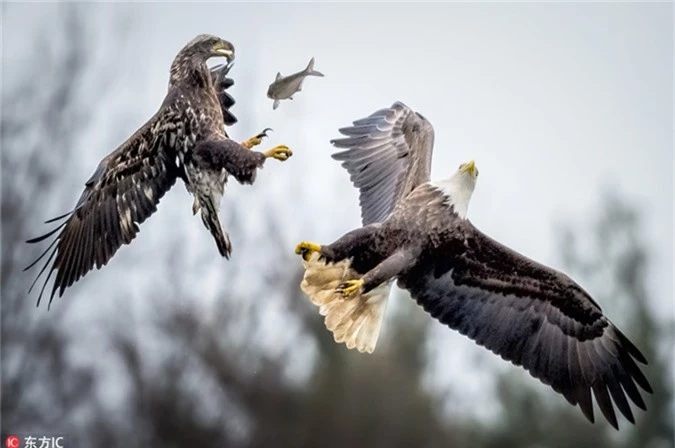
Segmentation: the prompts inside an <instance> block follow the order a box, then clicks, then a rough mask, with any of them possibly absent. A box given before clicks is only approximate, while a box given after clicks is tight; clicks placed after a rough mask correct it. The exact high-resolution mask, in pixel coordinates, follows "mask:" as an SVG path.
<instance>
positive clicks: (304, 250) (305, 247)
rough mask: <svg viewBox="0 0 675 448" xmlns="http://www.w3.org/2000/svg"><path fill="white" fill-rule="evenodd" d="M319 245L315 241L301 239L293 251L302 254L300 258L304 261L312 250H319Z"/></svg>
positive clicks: (308, 257)
mask: <svg viewBox="0 0 675 448" xmlns="http://www.w3.org/2000/svg"><path fill="white" fill-rule="evenodd" d="M320 251H321V246H319V245H318V244H316V243H310V242H309V241H303V242H301V243H299V244H298V245H297V246H295V253H296V254H298V255H302V258H303V259H305V261H307V260H309V259H310V257H311V256H312V254H313V253H314V252H320Z"/></svg>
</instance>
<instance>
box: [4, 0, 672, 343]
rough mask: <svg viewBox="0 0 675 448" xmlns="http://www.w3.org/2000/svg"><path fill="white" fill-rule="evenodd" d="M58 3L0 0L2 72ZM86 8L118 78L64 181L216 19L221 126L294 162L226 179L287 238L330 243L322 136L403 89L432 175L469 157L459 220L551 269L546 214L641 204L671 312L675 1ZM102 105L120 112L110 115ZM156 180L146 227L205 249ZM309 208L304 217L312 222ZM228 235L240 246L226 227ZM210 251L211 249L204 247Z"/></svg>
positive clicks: (183, 208)
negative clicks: (428, 138) (232, 57)
mask: <svg viewBox="0 0 675 448" xmlns="http://www.w3.org/2000/svg"><path fill="white" fill-rule="evenodd" d="M54 9H55V7H54V6H45V5H39V4H30V5H19V4H13V5H10V6H9V7H7V8H6V10H5V13H6V16H5V20H4V23H3V28H4V31H3V49H4V54H3V74H4V76H5V82H6V83H8V82H11V81H12V79H13V78H15V77H18V76H25V67H23V66H21V65H19V64H18V63H17V62H18V61H21V60H25V56H26V53H25V52H26V50H28V51H34V50H35V49H34V48H27V47H26V44H25V41H24V39H22V36H23V35H25V34H26V33H36V32H40V33H43V34H45V35H46V36H48V35H49V32H50V30H51V28H50V25H49V18H50V15H52V14H54ZM91 10H92V21H95V23H96V24H97V25H96V27H97V30H98V36H97V39H96V42H97V45H100V47H101V48H100V54H99V57H101V58H112V59H114V62H115V68H114V74H113V75H114V78H115V89H116V90H115V94H114V95H113V96H112V97H109V98H108V100H107V101H110V104H109V105H108V106H107V107H109V110H110V113H111V114H110V116H107V117H105V120H99V122H98V124H97V125H96V126H97V127H95V129H94V130H93V131H92V135H105V136H106V137H105V138H100V139H98V140H97V141H105V142H111V146H98V145H96V144H94V145H91V144H90V145H88V147H87V150H86V151H87V156H86V157H87V158H88V159H86V163H83V166H82V172H79V173H69V175H72V177H73V178H74V179H76V180H77V179H79V180H81V181H82V182H83V181H84V180H86V179H87V178H88V177H89V175H91V173H92V172H93V170H94V168H95V166H96V164H97V162H98V160H100V158H102V157H103V156H104V155H105V154H107V153H108V152H110V151H111V150H112V149H114V146H115V144H117V143H120V142H121V141H123V140H124V139H125V138H126V137H127V136H128V135H130V134H131V133H132V132H133V131H134V130H135V129H136V128H137V127H138V126H140V125H141V124H142V123H143V122H144V121H145V120H146V119H147V118H149V117H150V116H151V114H152V113H154V111H155V110H156V109H157V107H158V106H159V104H160V103H161V101H162V99H163V97H164V94H165V92H166V83H167V80H168V68H169V66H170V64H171V61H172V59H173V57H174V55H175V54H176V52H177V51H178V50H179V49H180V48H181V47H182V46H183V45H184V44H185V43H186V42H187V41H189V40H190V39H191V38H193V37H194V36H195V35H197V34H200V33H211V34H216V35H219V36H221V37H223V38H225V39H227V40H229V41H231V42H233V43H234V45H235V47H236V65H235V67H234V69H233V70H232V72H231V75H232V76H233V77H234V78H235V80H236V84H235V86H234V88H233V95H234V96H235V98H236V100H237V105H236V106H235V109H234V111H235V114H236V115H237V116H238V117H239V118H240V123H239V124H237V125H236V126H235V127H234V128H233V130H232V132H231V134H232V135H233V136H234V137H235V138H238V139H244V138H247V137H249V136H251V135H253V134H254V133H256V132H258V131H259V130H261V129H262V128H264V127H272V128H274V131H275V132H274V133H273V134H272V138H271V139H270V140H269V141H268V142H267V144H269V145H272V144H279V143H286V144H288V145H289V146H291V147H292V148H293V150H294V152H295V155H294V157H293V158H292V159H291V160H290V161H289V162H287V163H288V164H293V166H292V167H290V168H289V167H287V166H281V165H275V166H274V167H272V166H271V165H272V163H270V164H269V165H268V166H267V167H266V169H265V171H264V172H263V173H261V176H260V177H259V180H258V184H256V188H253V189H251V188H247V189H245V188H243V187H242V188H235V187H233V190H232V191H234V192H236V193H234V194H237V195H239V194H241V195H242V196H243V197H247V195H249V197H252V195H259V194H273V195H274V196H275V197H276V198H278V200H279V201H281V203H282V204H283V208H282V209H281V210H284V211H285V212H286V213H287V216H288V225H287V227H286V232H287V233H286V234H285V235H283V236H280V237H281V238H283V240H284V244H286V245H288V246H289V250H292V247H293V245H294V244H295V242H297V241H300V240H303V239H309V240H316V241H318V242H329V241H330V240H332V239H334V238H337V237H338V236H340V235H341V234H342V233H344V232H345V231H347V230H350V229H352V228H354V227H356V226H358V225H359V210H358V202H357V192H356V191H355V190H354V189H353V188H352V187H351V185H350V183H349V181H348V176H347V174H346V173H345V172H344V171H343V170H342V168H341V167H340V166H339V164H338V163H336V162H335V161H333V160H332V159H331V158H330V157H329V154H330V153H331V152H333V148H332V147H331V146H330V144H329V143H328V141H329V140H330V139H331V138H334V137H337V136H338V133H337V129H338V128H339V127H342V126H345V125H348V124H350V123H351V121H352V120H355V119H358V118H361V117H363V116H366V115H369V114H370V113H372V112H373V111H375V110H377V109H379V108H382V107H387V106H389V105H391V104H392V103H393V102H394V101H397V100H399V101H402V102H404V103H405V104H407V105H408V106H410V107H412V108H414V109H416V110H418V111H420V112H421V113H422V114H424V116H425V117H426V118H427V119H429V120H430V121H431V123H432V124H433V125H434V128H435V131H436V144H435V150H434V158H433V169H432V177H434V178H443V177H447V176H449V175H451V174H452V173H453V172H454V171H455V170H456V169H457V166H458V165H459V164H460V163H462V162H465V161H468V160H471V159H474V160H475V161H476V163H477V166H478V167H479V169H480V177H479V180H478V185H477V188H476V191H475V193H474V196H473V199H472V203H471V205H470V207H469V218H470V219H471V220H472V222H473V223H474V224H475V225H476V226H478V227H479V228H480V229H482V230H483V231H485V232H486V233H487V234H489V235H491V236H492V237H494V238H496V239H497V240H499V241H500V242H502V243H504V244H506V245H508V246H510V247H512V248H514V249H516V250H518V251H520V252H522V253H524V254H526V255H528V256H530V257H531V258H534V259H536V260H538V261H541V262H544V263H546V264H549V265H552V266H554V267H557V268H561V267H562V266H561V259H560V257H559V255H558V254H556V253H555V251H554V245H555V238H554V230H555V228H554V225H555V224H556V223H557V222H569V221H571V222H573V223H577V224H581V223H583V222H584V221H585V219H586V217H592V216H594V213H595V211H596V209H595V207H597V206H598V204H599V203H600V202H599V201H600V199H601V194H602V192H603V191H605V190H616V191H617V192H618V194H619V195H620V197H622V198H626V199H627V200H628V201H630V202H631V203H633V204H638V205H639V211H640V212H641V214H642V218H643V229H644V234H645V237H646V239H647V241H648V242H649V244H650V250H651V251H652V253H653V258H652V260H653V269H652V270H651V271H650V273H651V274H650V275H651V277H650V279H649V280H650V293H651V295H652V296H653V297H654V298H655V301H656V303H657V306H658V307H659V308H660V309H661V310H665V311H668V312H670V311H671V310H672V300H673V234H672V232H673V11H672V5H671V4H667V3H662V4H647V5H644V4H642V5H638V4H628V3H622V4H608V3H592V4H586V5H581V4H576V3H575V4H562V3H557V4H518V5H506V4H500V5H496V4H474V5H468V4H424V5H419V4H415V5H412V4H356V3H349V4H319V3H311V4H309V3H294V4H268V3H254V4H244V3H236V4H225V3H217V4H216V3H212V4H182V3H178V4H169V3H148V4H124V5H111V4H98V5H93V6H91ZM45 20H47V21H45ZM124 20H128V21H129V23H128V26H127V27H125V28H123V29H124V30H126V31H125V33H126V34H125V35H124V36H121V35H119V34H118V33H119V27H118V24H119V22H120V21H124ZM312 56H314V57H315V58H316V65H315V68H316V69H317V70H320V71H321V72H323V73H324V74H325V75H326V76H325V78H311V79H308V80H307V81H306V82H305V84H304V87H303V91H302V92H300V93H299V94H297V95H296V96H295V99H294V100H293V101H285V102H282V104H281V105H280V107H279V108H278V109H277V110H276V111H273V110H272V101H271V100H269V99H267V98H266V96H265V93H266V91H267V86H268V85H269V83H270V82H272V81H273V80H274V76H275V74H276V73H277V71H281V73H282V74H289V73H292V72H295V71H298V70H301V69H303V68H304V67H305V66H306V64H307V62H308V61H309V59H310V58H311V57H312ZM35 58H39V53H37V54H36V55H35ZM252 117H254V118H252ZM111 121H113V122H115V123H121V124H120V126H116V127H115V128H114V130H111V129H110V127H109V126H107V124H108V123H110V122H111ZM288 173H293V176H295V179H297V180H298V181H299V182H301V183H300V184H298V185H297V186H296V187H297V188H298V189H300V190H301V191H302V192H303V196H302V201H304V202H300V201H298V200H296V199H294V197H293V195H292V194H288V193H289V192H288V191H287V190H285V187H284V186H285V185H287V181H286V180H285V179H283V177H284V176H287V175H288ZM78 182H79V181H78ZM78 182H76V183H74V184H73V201H74V200H75V199H76V197H77V196H78V195H79V193H78V192H77V190H78V189H79V188H80V185H81V183H80V184H78ZM169 196H171V195H169ZM169 196H168V197H167V199H166V201H165V202H166V204H163V205H162V207H161V209H162V213H159V214H158V216H157V217H156V218H154V219H153V220H151V222H149V223H148V224H146V225H144V230H145V228H146V226H153V227H154V228H155V229H160V228H162V227H164V226H171V225H186V228H188V227H189V228H192V229H194V231H195V235H196V236H194V238H195V240H194V241H195V242H196V243H198V245H204V246H207V247H208V249H209V250H211V249H212V248H211V247H210V246H211V245H212V241H211V240H210V236H209V235H208V234H207V233H206V232H203V230H204V229H203V228H201V226H200V225H199V224H196V223H197V221H196V220H193V219H190V218H191V216H190V213H188V210H189V207H190V206H191V200H189V199H187V198H186V195H185V194H180V195H175V196H173V197H169ZM226 201H227V199H226ZM68 206H70V204H57V205H55V210H54V211H55V212H60V211H62V210H61V209H62V208H64V207H68ZM224 208H225V205H224ZM165 209H171V210H173V211H172V212H168V213H167V212H165V211H164V210H165ZM341 209H344V212H343V211H342V210H341ZM336 210H339V212H337V211H336ZM331 213H333V215H332V216H331V215H330V214H331ZM162 216H165V218H163V217H162ZM296 217H301V218H302V219H296ZM43 218H46V216H39V217H36V220H37V222H39V221H40V220H41V219H43ZM171 219H173V220H174V221H172V222H170V221H167V220H171ZM307 220H312V221H314V222H315V225H314V226H313V227H311V228H309V229H308V227H307V226H306V225H305V223H306V221H307ZM176 221H178V223H176ZM144 233H147V232H145V231H144V232H142V233H141V237H140V238H139V246H141V248H139V249H138V250H139V251H142V250H143V249H142V245H143V244H150V243H142V242H141V241H140V240H143V236H146V241H151V239H152V240H153V241H156V240H155V238H156V237H149V236H147V235H144ZM156 233H159V231H158V232H156ZM157 238H161V236H160V237H157ZM233 241H235V246H236V236H233ZM135 244H136V243H135ZM131 250H133V249H131ZM127 251H129V249H127ZM211 255H212V256H213V257H214V260H215V257H216V256H217V254H216V252H215V251H213V250H212V251H211ZM234 261H236V259H235V260H233V262H234ZM98 278H99V279H100V278H102V273H101V274H98ZM590 292H591V293H596V294H599V293H600V291H594V290H592V289H591V291H590ZM614 320H615V321H620V320H621V319H620V318H615V319H614ZM467 346H468V344H467Z"/></svg>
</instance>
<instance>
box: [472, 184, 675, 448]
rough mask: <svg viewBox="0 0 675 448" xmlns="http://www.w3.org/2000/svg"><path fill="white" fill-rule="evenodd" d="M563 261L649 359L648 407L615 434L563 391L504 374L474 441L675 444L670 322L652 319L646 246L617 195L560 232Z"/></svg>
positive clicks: (633, 446) (630, 447)
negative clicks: (486, 423) (494, 417)
mask: <svg viewBox="0 0 675 448" xmlns="http://www.w3.org/2000/svg"><path fill="white" fill-rule="evenodd" d="M559 248H560V250H561V252H562V255H563V264H564V265H565V266H566V267H567V269H566V270H567V271H568V272H569V274H571V275H572V277H574V278H577V279H578V280H580V282H581V283H582V284H587V285H597V286H596V287H595V288H593V290H594V291H601V293H599V294H598V296H597V300H598V302H599V303H601V304H602V305H603V311H604V312H605V313H606V314H607V315H608V316H610V318H612V320H613V321H614V322H615V323H617V325H618V326H619V327H620V328H622V329H624V332H625V333H626V334H627V335H629V337H630V338H631V340H633V342H635V344H636V345H637V346H638V347H639V348H640V350H641V351H642V353H643V354H644V355H645V357H646V358H647V359H648V360H649V365H648V366H647V367H645V368H644V371H645V374H646V375H647V378H649V381H650V383H651V385H652V387H653V389H654V394H653V395H650V394H643V396H644V398H645V402H646V404H647V412H642V411H640V410H639V409H637V408H634V409H636V411H635V413H636V421H637V424H636V425H635V426H633V425H631V424H630V423H629V422H627V421H626V420H623V424H622V427H621V431H620V432H619V433H616V431H614V430H613V429H612V428H611V426H609V425H608V424H607V423H606V422H605V421H604V420H603V419H602V417H601V416H600V415H599V410H598V409H597V408H596V423H595V425H590V424H588V422H587V421H586V420H585V419H584V418H583V416H582V414H581V412H580V411H579V410H578V408H572V407H570V406H569V405H568V404H567V403H566V401H565V400H564V399H562V397H560V398H556V397H552V396H551V394H550V393H547V394H546V395H544V394H543V393H542V391H543V390H544V389H545V387H544V386H541V387H536V386H535V385H534V384H533V383H532V380H531V379H530V378H528V379H527V381H523V380H522V378H523V376H524V375H519V374H520V372H514V373H511V374H505V375H503V376H502V377H501V378H500V379H499V381H498V390H499V397H498V398H499V401H500V403H501V407H502V412H501V420H500V421H499V422H498V423H497V425H495V426H494V427H485V428H483V431H482V435H481V436H480V437H479V440H477V441H476V442H475V443H476V444H477V445H476V446H478V445H480V446H484V447H486V448H492V447H495V448H496V447H501V446H518V447H551V448H558V447H560V448H562V447H573V446H574V447H577V446H584V447H585V446H588V447H591V446H592V447H594V448H602V447H625V448H657V447H663V448H665V447H668V446H672V443H673V437H674V434H673V415H672V405H673V391H672V388H671V384H672V372H670V371H669V359H671V358H672V352H669V350H670V349H672V344H673V339H672V322H670V321H667V322H664V321H663V320H661V321H659V320H657V319H656V318H655V316H654V313H653V311H652V308H650V303H651V300H650V298H649V293H648V291H647V285H646V279H647V272H648V268H649V259H648V250H647V244H646V243H645V242H644V239H643V237H642V230H641V228H640V220H639V216H638V214H637V212H636V210H635V209H634V208H633V207H631V206H630V205H628V204H626V203H625V202H623V201H621V200H619V199H618V198H617V197H616V196H613V195H607V196H606V198H605V200H603V207H602V208H601V209H600V212H599V214H598V216H597V218H596V219H595V220H594V222H593V224H592V227H591V228H590V229H585V228H579V229H573V228H572V227H571V225H569V224H568V225H566V226H565V227H563V228H562V229H561V231H560V240H559Z"/></svg>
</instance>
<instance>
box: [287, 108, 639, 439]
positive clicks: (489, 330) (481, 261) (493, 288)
mask: <svg viewBox="0 0 675 448" xmlns="http://www.w3.org/2000/svg"><path fill="white" fill-rule="evenodd" d="M340 132H341V133H342V134H344V135H345V136H346V137H345V138H341V139H337V140H333V141H332V143H333V144H334V145H335V146H336V147H338V148H343V149H345V151H343V152H340V153H337V154H335V155H334V156H333V157H334V158H336V159H337V160H341V161H343V164H342V165H343V166H344V167H345V168H346V169H347V171H348V172H349V173H350V175H351V180H352V182H353V183H354V185H355V186H356V187H357V188H359V190H360V192H361V195H360V197H361V210H362V217H363V224H364V227H362V228H359V229H356V230H353V231H351V232H349V233H347V234H345V235H344V236H343V237H342V238H340V239H338V240H337V241H335V242H334V243H332V244H328V245H324V246H322V245H318V244H315V243H310V242H302V243H300V244H298V246H297V247H296V253H298V254H301V255H302V256H303V258H304V267H305V274H304V278H303V281H302V284H301V288H302V290H303V291H304V292H305V293H306V294H307V295H308V296H309V297H310V299H311V300H312V302H313V303H314V304H316V305H318V306H319V307H320V313H321V314H322V315H324V316H325V323H326V327H327V328H328V329H329V330H330V331H331V332H333V335H334V338H335V341H336V342H344V343H345V344H346V345H347V347H348V348H356V349H357V350H359V351H361V352H372V351H373V350H374V349H375V344H376V342H377V338H378V335H379V331H380V327H381V324H382V319H383V317H384V311H385V307H386V303H387V299H388V296H389V291H390V288H391V286H392V283H393V282H394V281H397V284H398V286H400V287H401V288H403V289H406V290H407V291H409V292H410V295H411V296H412V298H413V299H415V300H416V301H417V303H418V304H419V305H421V307H422V308H423V309H424V310H425V311H427V312H428V313H429V314H430V315H431V316H432V317H434V318H435V319H438V320H439V321H440V322H442V323H443V324H445V325H447V326H448V327H450V328H452V329H454V330H457V331H459V332H460V333H462V334H463V335H465V336H468V337H469V338H471V339H473V340H474V341H475V342H476V343H478V344H480V345H482V346H484V347H486V348H487V349H489V350H491V351H492V352H493V353H495V354H497V355H499V356H501V357H502V358H503V359H505V360H508V361H511V362H512V363H513V364H515V365H518V366H522V367H523V368H525V369H526V370H527V371H528V372H529V373H530V374H531V375H532V376H534V377H535V378H538V379H539V380H541V381H542V382H543V383H544V384H547V385H549V386H551V387H552V388H553V389H554V390H555V391H556V392H558V393H561V394H562V395H563V396H564V397H565V398H566V399H567V401H569V402H570V403H571V404H572V405H577V404H578V405H579V407H580V408H581V410H582V412H583V413H584V415H585V416H586V417H587V418H588V419H589V420H590V421H591V422H593V420H594V417H593V404H592V398H591V397H592V395H594V396H595V399H596V401H597V404H598V405H599V407H600V410H601V411H602V413H603V415H604V416H605V418H606V419H607V420H608V421H609V423H611V424H612V426H614V427H615V428H618V423H617V419H616V415H615V412H614V407H613V405H612V403H614V405H615V406H616V407H617V408H618V409H619V411H621V413H622V414H623V415H624V416H625V417H626V418H627V419H628V420H629V421H630V422H634V418H633V413H632V411H631V406H630V405H629V402H628V398H629V399H630V400H631V401H633V403H635V404H636V405H637V406H638V407H640V408H641V409H646V407H645V403H644V400H643V399H642V396H641V395H640V391H639V390H638V387H637V386H640V387H641V388H642V389H643V390H645V391H647V392H649V393H652V388H651V386H650V385H649V382H648V381H647V379H646V378H645V376H644V375H643V373H642V372H641V371H640V368H639V367H638V365H637V364H636V361H638V362H640V363H642V364H646V363H647V361H646V359H645V357H644V356H643V355H642V353H640V350H638V348H637V347H635V345H633V343H631V342H630V340H629V339H628V338H627V337H626V336H624V334H623V333H622V332H621V331H620V330H619V329H618V328H616V327H615V326H614V324H612V322H610V320H609V319H608V318H607V317H606V316H605V315H604V314H603V313H602V310H601V309H600V306H599V305H598V304H597V303H596V302H595V301H594V300H593V298H591V296H590V295H589V294H588V293H587V292H586V291H584V290H583V289H582V288H581V287H580V286H579V285H578V284H577V283H575V282H574V281H573V280H572V279H571V278H569V277H568V276H566V275H565V274H563V273H561V272H558V271H555V270H553V269H551V268H549V267H547V266H544V265H541V264H539V263H537V262H535V261H532V260H530V259H528V258H526V257H524V256H523V255H521V254H519V253H517V252H515V251H513V250H511V249H509V248H508V247H506V246H504V245H502V244H500V243H498V242H497V241H495V240H493V239H491V238H490V237H489V236H487V235H485V234H484V233H482V232H481V231H480V230H478V229H477V228H476V227H474V225H473V224H472V223H471V222H470V221H469V220H468V219H467V218H466V214H467V209H468V205H469V200H470V198H471V194H472V193H473V190H474V187H475V186H476V180H477V178H478V169H477V168H476V165H475V163H474V162H473V161H471V162H469V163H465V164H462V165H460V167H459V169H458V171H457V172H456V173H455V174H454V175H453V176H452V177H450V178H449V179H446V180H442V181H438V182H430V180H429V174H430V168H431V155H432V151H433V143H434V130H433V127H432V126H431V123H429V122H428V121H427V120H426V119H425V118H424V117H423V116H421V115H420V114H418V113H416V112H414V111H413V110H411V109H409V108H408V107H406V106H405V105H404V104H402V103H400V102H397V103H395V104H394V105H393V106H392V107H391V108H388V109H382V110H379V111H377V112H375V113H374V114H372V115H371V116H369V117H367V118H363V119H361V120H357V121H355V122H354V125H353V126H350V127H347V128H343V129H340Z"/></svg>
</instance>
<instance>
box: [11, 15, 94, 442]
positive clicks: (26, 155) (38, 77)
mask: <svg viewBox="0 0 675 448" xmlns="http://www.w3.org/2000/svg"><path fill="white" fill-rule="evenodd" d="M13 7H14V6H13V5H4V6H3V8H7V11H4V12H5V14H6V15H7V16H8V17H10V16H11V13H12V8H13ZM82 13H83V10H82V8H81V7H74V6H72V5H67V6H64V7H62V8H60V9H59V11H58V15H57V17H58V19H57V20H55V21H54V23H55V25H54V26H55V28H56V29H55V36H57V37H58V38H54V35H51V34H41V35H40V36H39V37H36V38H35V39H36V42H34V44H33V46H32V48H40V50H41V51H40V56H41V57H42V58H43V60H42V61H41V63H40V64H39V65H38V64H36V63H35V61H28V60H26V63H25V64H23V65H22V66H21V67H22V69H25V70H28V73H27V75H28V76H26V75H23V76H16V77H13V78H11V81H10V78H8V77H6V78H5V81H4V82H3V83H2V99H1V101H2V113H1V116H0V146H1V147H2V181H1V182H2V206H1V207H2V208H1V211H2V216H1V224H2V236H1V238H2V239H1V241H2V261H1V263H0V275H1V278H2V282H1V286H0V290H1V292H0V295H1V297H2V316H1V319H2V327H1V335H2V345H1V348H2V351H1V363H0V364H1V371H2V413H1V423H0V426H1V427H2V431H3V433H5V431H12V432H14V433H24V434H25V433H34V434H35V433H42V434H45V433H57V434H67V435H68V437H69V441H70V442H71V443H73V444H74V445H78V446H84V445H85V444H86V442H85V439H82V438H79V436H78V435H77V433H78V431H76V430H75V429H74V426H73V424H74V419H73V418H72V416H73V415H76V414H77V411H78V410H80V408H81V407H82V406H85V405H86V406H89V411H90V412H91V413H95V412H96V411H95V409H93V407H92V406H94V405H96V403H95V402H93V401H92V400H91V394H92V390H93V385H94V380H95V375H94V372H93V369H92V368H91V367H87V366H83V365H81V364H76V363H75V362H73V360H72V357H71V356H70V355H71V353H70V351H69V346H70V344H71V343H72V342H73V341H74V340H75V339H76V338H77V334H75V333H74V332H72V331H69V329H68V328H66V327H65V325H64V316H65V314H66V313H67V311H68V309H69V307H70V305H71V304H72V301H64V302H62V303H60V306H59V307H57V308H56V309H55V310H53V311H52V312H51V313H49V314H48V315H45V313H44V310H37V309H36V308H35V296H29V294H28V293H27V290H28V286H29V285H30V281H31V280H32V278H31V277H32V276H33V275H35V274H36V273H37V272H36V271H31V272H30V274H26V273H23V272H21V271H22V269H23V268H24V267H25V266H27V265H28V264H29V263H30V262H31V261H32V260H33V259H34V258H35V257H36V254H37V253H38V248H31V247H29V246H27V245H26V244H25V243H24V241H25V240H26V239H27V238H28V237H30V236H34V235H27V233H26V232H27V229H29V228H34V225H29V222H32V223H34V221H35V217H36V210H40V209H42V210H45V209H46V208H47V207H46V206H45V204H46V195H45V194H44V192H45V191H48V190H52V189H54V190H56V189H57V188H56V187H57V186H58V185H60V184H62V183H63V181H64V179H63V177H62V175H61V174H62V172H61V171H60V170H59V169H55V167H56V166H59V167H63V166H69V165H70V164H71V163H72V161H73V158H74V157H73V156H74V149H75V148H76V147H77V144H76V143H77V140H78V138H79V136H80V135H81V134H80V133H81V132H82V129H84V128H86V127H87V125H88V120H89V118H90V117H91V116H92V112H93V110H92V107H96V106H95V105H94V106H92V104H90V102H89V101H87V100H86V94H87V93H88V92H87V90H88V88H87V87H88V86H87V84H88V82H94V83H97V84H98V85H100V84H101V83H105V81H104V79H103V77H101V76H100V74H99V73H97V72H96V70H95V69H94V68H93V66H92V65H93V64H92V61H91V56H92V55H93V52H92V48H91V47H90V46H89V45H90V44H91V43H92V39H90V37H91V36H90V33H91V30H90V29H88V28H87V27H86V20H85V17H83V14H82ZM8 20H9V18H8ZM25 44H26V45H30V43H29V42H27V43H25ZM17 79H18V81H16V80H17ZM57 160H58V164H56V163H55V162H56V161H57ZM58 211H62V210H58Z"/></svg>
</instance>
